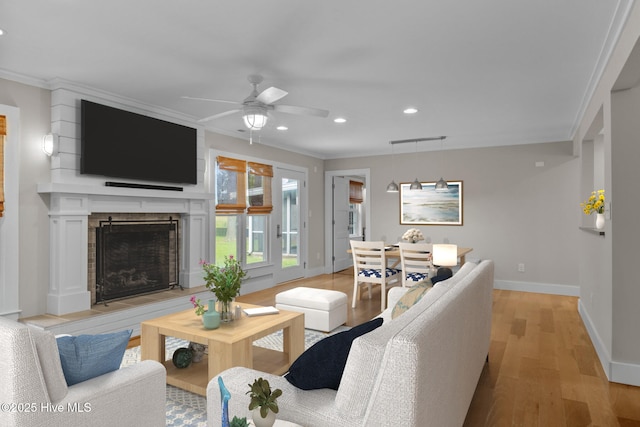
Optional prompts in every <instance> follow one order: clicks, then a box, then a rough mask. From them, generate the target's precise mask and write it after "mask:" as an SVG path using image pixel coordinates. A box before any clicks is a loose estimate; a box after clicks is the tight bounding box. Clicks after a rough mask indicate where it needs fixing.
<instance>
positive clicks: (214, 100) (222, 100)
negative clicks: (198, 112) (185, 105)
mask: <svg viewBox="0 0 640 427" xmlns="http://www.w3.org/2000/svg"><path fill="white" fill-rule="evenodd" d="M181 98H183V99H192V100H195V101H206V102H224V103H225V104H236V105H242V103H241V102H237V101H227V100H225V99H211V98H197V97H194V96H182V97H181Z"/></svg>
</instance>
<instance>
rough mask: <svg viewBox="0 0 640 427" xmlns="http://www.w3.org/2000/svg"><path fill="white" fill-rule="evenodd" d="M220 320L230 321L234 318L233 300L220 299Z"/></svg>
mask: <svg viewBox="0 0 640 427" xmlns="http://www.w3.org/2000/svg"><path fill="white" fill-rule="evenodd" d="M218 311H219V312H220V321H222V322H223V323H228V322H231V321H232V320H233V301H218Z"/></svg>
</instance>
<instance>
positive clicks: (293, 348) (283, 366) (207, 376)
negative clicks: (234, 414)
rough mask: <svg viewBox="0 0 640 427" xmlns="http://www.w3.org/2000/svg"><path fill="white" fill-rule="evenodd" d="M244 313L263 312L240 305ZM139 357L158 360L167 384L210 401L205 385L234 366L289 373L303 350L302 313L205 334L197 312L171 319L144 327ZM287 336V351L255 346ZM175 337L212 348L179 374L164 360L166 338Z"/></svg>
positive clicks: (271, 316)
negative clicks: (270, 338)
mask: <svg viewBox="0 0 640 427" xmlns="http://www.w3.org/2000/svg"><path fill="white" fill-rule="evenodd" d="M239 305H240V306H242V308H243V309H245V308H253V307H259V306H257V305H252V304H245V303H239ZM141 326H142V327H141V336H140V356H141V359H142V360H147V359H150V360H157V361H159V362H160V363H162V364H164V366H165V368H166V369H167V384H171V385H174V386H176V387H180V388H182V389H184V390H188V391H190V392H193V393H197V394H200V395H202V396H206V392H207V384H208V383H209V381H210V380H211V378H213V377H214V376H216V375H217V374H219V373H220V372H222V371H224V370H225V369H228V368H231V367H233V366H245V367H247V368H255V369H258V370H260V371H263V372H269V373H272V374H276V375H282V374H284V373H286V372H287V371H288V369H289V366H291V363H293V361H294V360H296V359H297V358H298V356H300V355H301V354H302V352H303V351H304V314H303V313H297V312H293V311H285V310H280V313H279V314H269V315H265V316H255V317H247V316H246V315H244V314H243V316H242V318H241V319H239V320H234V321H233V322H230V323H221V324H220V327H219V328H218V329H213V330H207V329H205V328H204V326H202V319H201V318H200V316H196V315H195V313H194V311H193V310H185V311H181V312H179V313H174V314H169V315H167V316H162V317H158V318H156V319H151V320H147V321H144V322H142V324H141ZM279 330H282V331H283V351H277V350H269V349H265V348H262V347H257V346H254V345H253V342H254V341H255V340H257V339H259V338H262V337H264V336H266V335H269V334H272V333H273V332H276V331H279ZM167 336H171V337H176V338H181V339H184V340H187V341H193V342H197V343H200V344H206V345H208V346H209V351H208V353H209V354H208V355H205V357H204V358H203V359H202V361H201V362H198V363H191V365H189V366H188V367H186V368H182V369H178V368H176V367H175V366H174V365H173V362H172V361H171V360H165V359H166V355H165V337H167Z"/></svg>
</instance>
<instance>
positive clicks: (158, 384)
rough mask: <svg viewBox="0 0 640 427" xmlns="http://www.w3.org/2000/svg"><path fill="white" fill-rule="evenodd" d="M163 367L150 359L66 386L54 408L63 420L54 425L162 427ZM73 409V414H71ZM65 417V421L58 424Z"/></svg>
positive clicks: (164, 406) (164, 412)
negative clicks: (64, 392) (136, 426)
mask: <svg viewBox="0 0 640 427" xmlns="http://www.w3.org/2000/svg"><path fill="white" fill-rule="evenodd" d="M166 376H167V371H166V369H165V367H164V366H163V365H162V364H160V363H158V362H156V361H152V360H143V361H141V362H140V363H136V364H134V365H131V366H128V367H126V368H121V369H118V370H117V371H113V372H109V373H107V374H104V375H100V376H99V377H96V378H92V379H90V380H87V381H83V382H81V383H78V384H75V385H73V386H71V387H69V391H68V393H67V395H66V396H65V397H64V399H62V400H61V401H60V402H56V404H57V405H63V407H64V409H65V411H64V412H63V413H62V414H59V415H63V417H55V418H57V419H54V420H55V421H56V422H59V424H58V423H56V422H54V423H52V424H50V425H61V426H65V427H69V426H74V425H77V426H80V425H84V426H86V425H91V426H104V427H108V426H109V427H110V426H124V425H139V426H142V425H145V426H164V425H166ZM74 409H77V411H76V412H75V413H74V411H73V410H74ZM64 418H66V420H65V422H62V421H63V419H64Z"/></svg>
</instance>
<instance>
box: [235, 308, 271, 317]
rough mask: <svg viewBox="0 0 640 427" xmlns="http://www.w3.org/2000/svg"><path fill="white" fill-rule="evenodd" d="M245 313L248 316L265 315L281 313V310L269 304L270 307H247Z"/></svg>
mask: <svg viewBox="0 0 640 427" xmlns="http://www.w3.org/2000/svg"><path fill="white" fill-rule="evenodd" d="M244 313H245V314H246V315H247V316H249V317H252V316H264V315H265V314H278V313H280V311H278V309H277V308H275V307H273V306H269V307H256V308H245V309H244Z"/></svg>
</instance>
